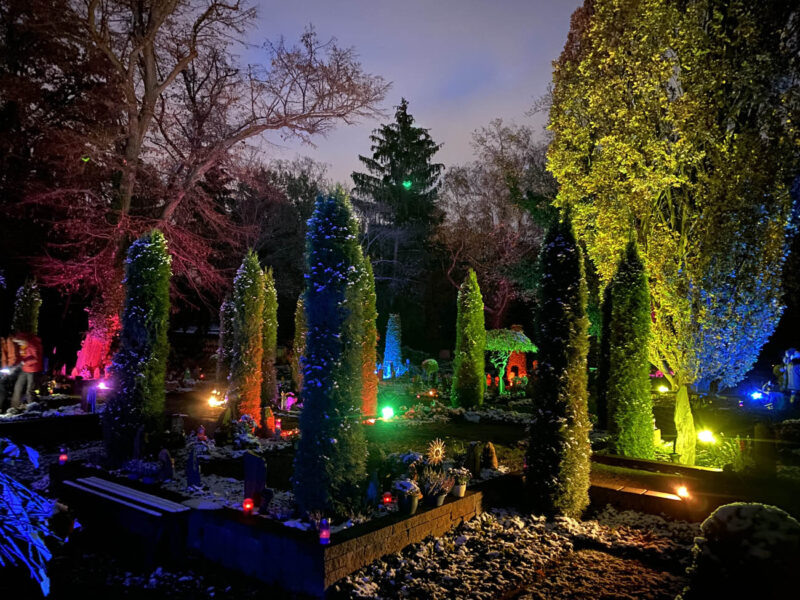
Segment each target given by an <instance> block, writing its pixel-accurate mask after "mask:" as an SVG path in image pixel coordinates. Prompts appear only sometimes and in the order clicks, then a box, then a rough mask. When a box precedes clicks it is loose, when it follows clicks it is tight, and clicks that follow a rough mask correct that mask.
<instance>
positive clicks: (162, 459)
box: [158, 448, 175, 481]
mask: <svg viewBox="0 0 800 600" xmlns="http://www.w3.org/2000/svg"><path fill="white" fill-rule="evenodd" d="M158 467H159V468H158V478H159V479H160V480H161V481H167V480H168V479H172V478H173V477H174V476H175V461H174V460H172V456H171V455H170V453H169V450H167V449H166V448H162V449H161V451H160V452H159V453H158Z"/></svg>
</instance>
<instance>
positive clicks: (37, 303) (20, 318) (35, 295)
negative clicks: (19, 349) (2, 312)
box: [11, 280, 42, 335]
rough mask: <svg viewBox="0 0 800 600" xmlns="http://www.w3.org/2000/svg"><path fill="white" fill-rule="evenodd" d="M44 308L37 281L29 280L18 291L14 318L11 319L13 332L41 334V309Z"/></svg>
mask: <svg viewBox="0 0 800 600" xmlns="http://www.w3.org/2000/svg"><path fill="white" fill-rule="evenodd" d="M41 306H42V296H41V295H40V294H39V286H37V285H36V281H35V280H28V281H26V282H25V285H23V286H22V287H20V288H19V289H18V290H17V297H16V299H15V300H14V316H13V318H12V319H11V330H12V331H13V332H24V333H32V334H33V335H37V334H38V333H39V308H40V307H41Z"/></svg>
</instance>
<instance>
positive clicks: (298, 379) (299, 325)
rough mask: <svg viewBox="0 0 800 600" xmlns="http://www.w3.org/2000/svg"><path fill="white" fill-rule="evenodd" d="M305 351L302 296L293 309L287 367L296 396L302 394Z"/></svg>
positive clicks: (304, 315)
mask: <svg viewBox="0 0 800 600" xmlns="http://www.w3.org/2000/svg"><path fill="white" fill-rule="evenodd" d="M305 350H306V310H305V307H304V306H303V295H302V294H300V297H299V298H297V306H296V307H295V309H294V338H293V340H292V354H291V356H290V357H289V367H290V368H291V370H292V382H293V383H294V389H295V391H296V392H297V394H298V395H302V393H303V365H302V364H301V361H302V358H303V353H304V352H305Z"/></svg>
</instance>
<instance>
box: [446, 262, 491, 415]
mask: <svg viewBox="0 0 800 600" xmlns="http://www.w3.org/2000/svg"><path fill="white" fill-rule="evenodd" d="M485 347H486V329H485V324H484V318H483V296H481V289H480V287H479V286H478V278H477V276H476V275H475V271H474V270H472V269H470V270H469V272H468V273H467V276H466V277H465V278H464V282H463V283H462V284H461V288H460V289H459V290H458V315H457V317H456V350H455V356H454V359H453V383H452V386H451V388H450V402H451V404H452V405H453V406H455V407H459V406H463V407H467V408H469V407H476V406H481V405H482V404H483V394H484V391H485V390H486V376H485V374H484V371H485V362H484V361H485V356H484V348H485Z"/></svg>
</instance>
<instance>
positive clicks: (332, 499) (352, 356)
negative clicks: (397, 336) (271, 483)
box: [292, 194, 367, 514]
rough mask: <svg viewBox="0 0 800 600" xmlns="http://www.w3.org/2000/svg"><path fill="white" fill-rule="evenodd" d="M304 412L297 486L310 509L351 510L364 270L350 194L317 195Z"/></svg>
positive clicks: (310, 238)
mask: <svg viewBox="0 0 800 600" xmlns="http://www.w3.org/2000/svg"><path fill="white" fill-rule="evenodd" d="M306 239H307V251H306V269H307V274H306V290H305V294H304V297H303V305H304V307H305V314H306V323H307V333H306V343H305V354H304V355H303V358H302V365H303V411H302V413H301V414H300V441H299V442H298V446H297V452H296V453H295V459H294V476H293V479H292V487H293V490H294V495H295V498H296V499H297V503H298V505H299V506H300V509H301V510H302V511H304V512H312V511H323V512H327V513H334V514H344V513H346V512H347V511H348V510H349V509H350V508H352V506H353V502H354V501H355V500H356V498H358V497H359V496H360V490H359V486H360V484H361V483H362V482H363V480H364V477H365V474H366V455H367V447H366V441H365V437H364V432H363V429H362V425H361V388H362V381H361V369H362V359H363V345H362V341H363V339H364V319H363V310H362V305H361V297H360V296H361V295H360V293H359V291H360V287H361V286H362V282H361V278H362V277H363V275H364V272H365V269H364V265H363V255H362V253H361V248H360V247H359V244H358V224H357V222H356V220H355V217H354V216H353V213H352V209H351V207H350V202H349V201H348V200H347V198H346V197H345V196H344V195H343V194H337V195H334V196H329V197H323V196H320V197H319V198H318V199H317V203H316V206H315V209H314V214H313V215H312V217H311V219H309V221H308V233H307V238H306Z"/></svg>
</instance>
